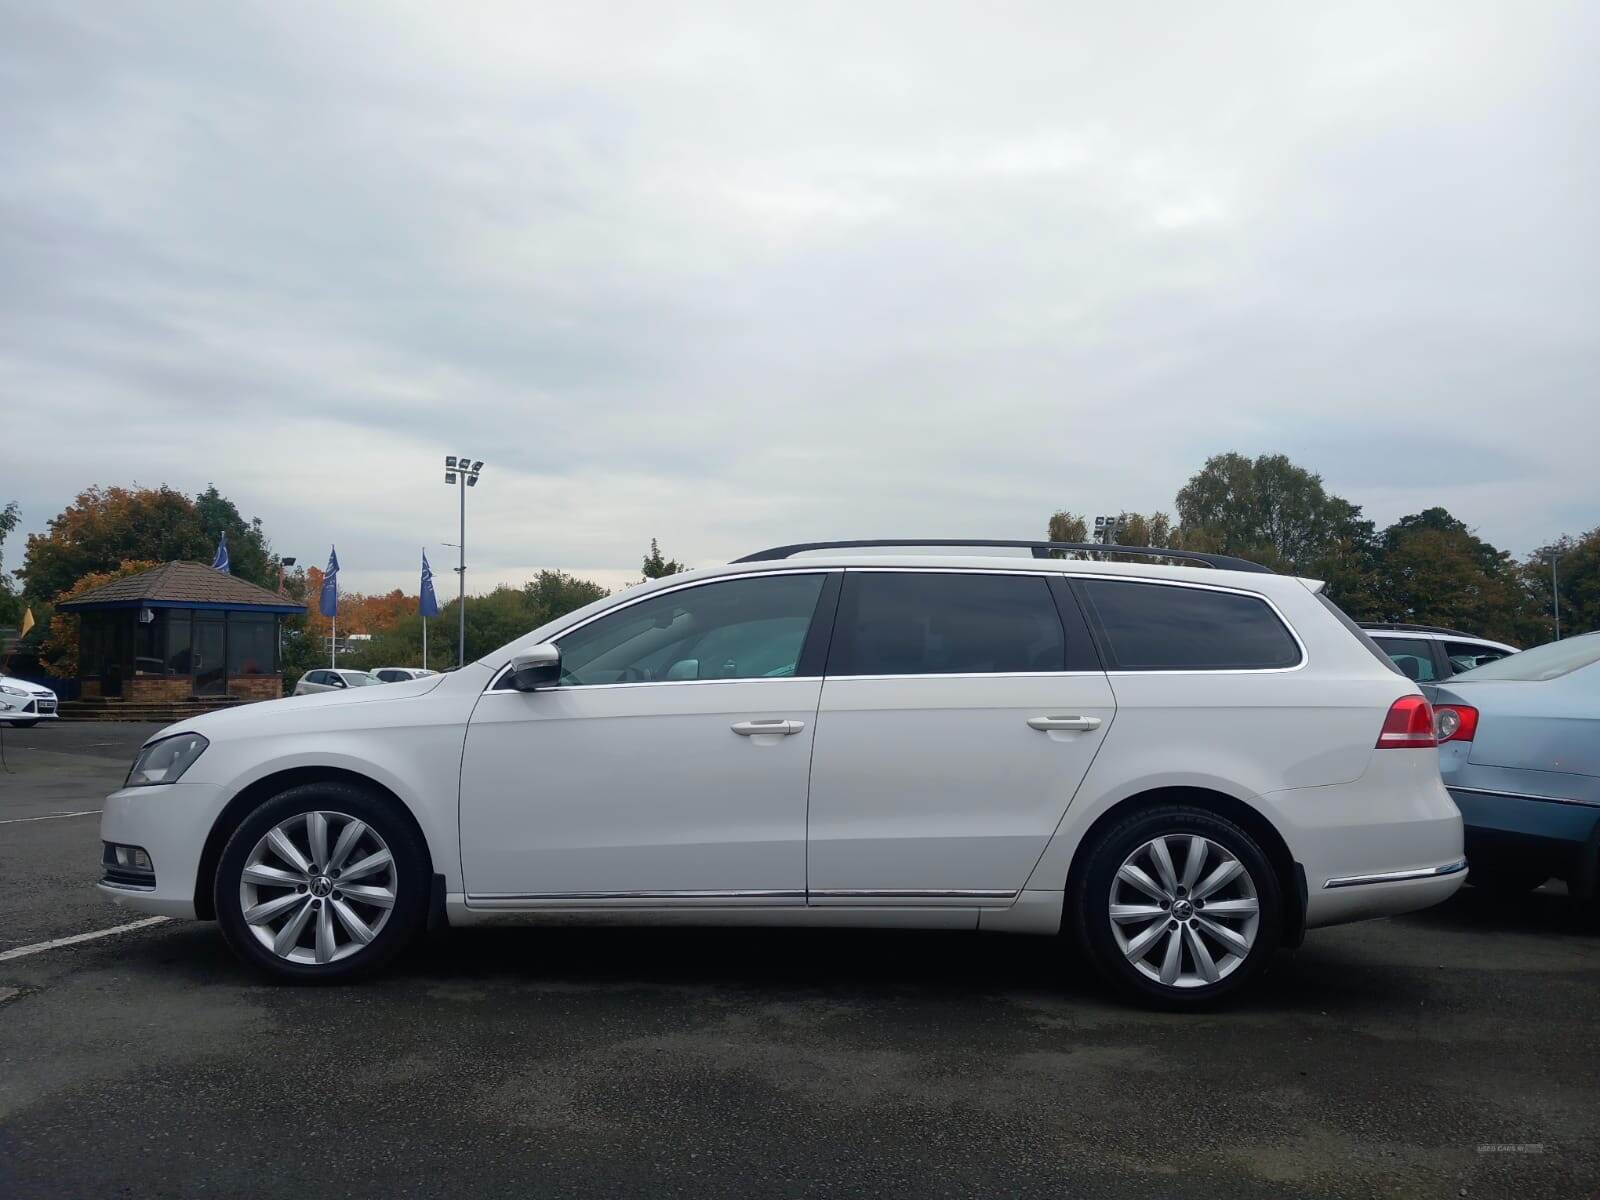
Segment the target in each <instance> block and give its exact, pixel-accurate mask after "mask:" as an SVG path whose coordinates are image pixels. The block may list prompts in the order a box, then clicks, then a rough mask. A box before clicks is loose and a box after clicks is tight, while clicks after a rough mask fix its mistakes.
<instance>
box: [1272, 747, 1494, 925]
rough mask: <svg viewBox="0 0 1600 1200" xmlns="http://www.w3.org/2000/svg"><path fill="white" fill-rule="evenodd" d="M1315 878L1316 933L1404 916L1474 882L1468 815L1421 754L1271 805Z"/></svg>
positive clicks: (1310, 889) (1433, 761) (1380, 763)
mask: <svg viewBox="0 0 1600 1200" xmlns="http://www.w3.org/2000/svg"><path fill="white" fill-rule="evenodd" d="M1261 801H1262V804H1263V806H1264V807H1265V808H1266V810H1267V814H1268V816H1270V817H1271V818H1272V820H1273V824H1274V825H1276V826H1277V828H1278V831H1279V832H1280V833H1281V834H1282V835H1283V838H1284V841H1285V842H1287V843H1288V848H1289V852H1290V854H1291V856H1292V857H1293V858H1294V860H1295V861H1296V862H1298V863H1300V864H1301V865H1302V866H1303V868H1304V870H1305V875H1306V892H1305V899H1306V914H1305V915H1306V923H1305V924H1306V928H1307V929H1316V928H1318V927H1319V926H1323V925H1338V924H1341V923H1343V922H1345V921H1362V920H1366V919H1368V918H1370V917H1385V916H1395V915H1397V914H1399V913H1407V912H1413V911H1415V910H1417V909H1419V908H1427V907H1429V906H1430V905H1434V904H1438V903H1439V902H1440V901H1442V900H1448V899H1449V898H1450V897H1451V896H1452V895H1453V894H1454V893H1455V892H1456V890H1457V889H1458V888H1460V887H1461V885H1462V883H1464V882H1465V881H1466V877H1467V871H1466V863H1465V857H1466V855H1465V847H1464V843H1463V840H1462V828H1461V814H1460V812H1458V811H1457V809H1456V806H1455V804H1454V802H1453V801H1452V800H1451V799H1450V795H1449V793H1448V792H1446V791H1445V788H1444V784H1443V782H1442V781H1441V780H1440V778H1439V770H1438V760H1437V758H1435V757H1434V756H1433V755H1432V754H1424V753H1422V752H1420V751H1410V750H1404V751H1392V752H1386V753H1381V754H1379V753H1375V754H1374V755H1373V762H1372V763H1371V764H1370V765H1369V767H1368V769H1367V771H1366V772H1365V774H1363V775H1362V777H1361V778H1360V779H1357V780H1355V781H1353V782H1351V783H1346V784H1332V785H1328V786H1323V787H1309V788H1294V789H1290V790H1287V791H1281V792H1271V793H1268V794H1267V795H1265V796H1263V797H1261Z"/></svg>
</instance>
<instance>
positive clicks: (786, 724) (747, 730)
mask: <svg viewBox="0 0 1600 1200" xmlns="http://www.w3.org/2000/svg"><path fill="white" fill-rule="evenodd" d="M805 727H806V723H805V722H804V721H783V720H777V721H735V722H734V723H733V726H732V728H733V731H734V732H735V733H737V734H738V735H739V736H740V737H758V736H760V735H761V734H769V735H770V734H778V735H780V736H782V737H788V736H789V735H790V734H791V733H799V732H800V731H801V730H802V729H804V728H805Z"/></svg>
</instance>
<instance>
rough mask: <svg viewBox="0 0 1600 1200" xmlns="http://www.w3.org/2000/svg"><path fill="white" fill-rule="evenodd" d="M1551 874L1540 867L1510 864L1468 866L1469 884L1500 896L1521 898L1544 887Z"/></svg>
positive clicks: (1473, 864)
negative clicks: (1525, 893)
mask: <svg viewBox="0 0 1600 1200" xmlns="http://www.w3.org/2000/svg"><path fill="white" fill-rule="evenodd" d="M1549 878H1550V873H1549V872H1548V871H1546V870H1544V869H1542V868H1540V867H1519V866H1516V865H1514V864H1510V863H1475V862H1470V861H1469V862H1468V864H1467V882H1468V883H1470V884H1471V885H1472V886H1473V887H1475V888H1479V889H1481V890H1483V891H1485V892H1493V893H1495V894H1496V895H1499V896H1520V895H1522V894H1523V893H1524V892H1531V891H1533V890H1534V889H1535V888H1538V887H1543V886H1544V882H1545V880H1547V879H1549Z"/></svg>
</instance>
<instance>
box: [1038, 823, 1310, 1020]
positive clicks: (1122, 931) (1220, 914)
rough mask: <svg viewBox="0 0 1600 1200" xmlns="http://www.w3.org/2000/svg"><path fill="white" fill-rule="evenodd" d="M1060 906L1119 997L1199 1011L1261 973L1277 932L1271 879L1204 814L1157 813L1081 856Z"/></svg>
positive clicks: (1247, 840)
mask: <svg viewBox="0 0 1600 1200" xmlns="http://www.w3.org/2000/svg"><path fill="white" fill-rule="evenodd" d="M1087 853H1088V858H1087V860H1086V863H1085V869H1084V870H1083V871H1081V872H1080V873H1079V874H1078V876H1077V886H1076V887H1075V889H1074V891H1073V893H1072V895H1071V896H1069V898H1068V902H1069V904H1071V905H1072V909H1073V911H1072V912H1071V913H1070V914H1069V915H1070V916H1071V917H1072V918H1073V919H1074V920H1075V923H1076V927H1077V932H1078V937H1079V940H1080V941H1081V942H1082V944H1083V946H1084V949H1085V950H1086V952H1087V953H1088V955H1089V958H1090V959H1091V961H1093V963H1094V964H1095V966H1096V967H1097V968H1098V970H1099V972H1100V974H1101V975H1102V976H1103V977H1104V978H1105V979H1106V980H1107V981H1108V982H1109V983H1110V984H1111V985H1112V986H1113V987H1115V988H1116V989H1117V990H1118V991H1120V992H1122V993H1123V994H1124V995H1126V996H1130V997H1132V998H1134V999H1136V1000H1139V1001H1141V1002H1143V1003H1146V1004H1151V1005H1155V1006H1159V1007H1164V1008H1199V1007H1204V1006H1206V1005H1209V1004H1213V1003H1215V1002H1216V1001H1218V1000H1220V999H1222V998H1223V997H1225V996H1228V995H1230V994H1232V993H1233V992H1235V991H1237V990H1238V989H1239V988H1241V987H1243V986H1244V985H1245V984H1246V983H1248V982H1249V981H1250V979H1251V978H1253V977H1254V976H1255V975H1256V974H1258V973H1259V972H1260V971H1261V969H1262V968H1263V967H1264V966H1265V965H1266V962H1267V959H1268V958H1269V957H1270V956H1271V954H1272V952H1273V950H1274V949H1275V948H1276V947H1277V945H1278V942H1279V940H1280V937H1281V932H1282V926H1283V903H1282V895H1281V891H1280V888H1279V886H1278V878H1277V873H1276V872H1275V871H1274V870H1273V869H1272V865H1271V863H1269V862H1268V861H1267V857H1266V854H1265V853H1264V852H1263V851H1262V849H1261V847H1260V846H1259V845H1257V843H1256V841H1255V839H1254V838H1252V837H1251V836H1250V835H1249V834H1248V833H1246V832H1245V831H1244V830H1243V829H1241V828H1240V827H1239V826H1237V825H1235V824H1234V823H1233V822H1232V821H1229V820H1227V819H1225V818H1223V817H1221V816H1218V815H1217V814H1215V813H1212V812H1209V811H1207V810H1205V809H1199V808H1191V807H1188V806H1178V805H1173V806H1164V807H1161V808H1154V809H1146V810H1144V811H1142V812H1138V813H1135V814H1133V815H1132V816H1130V817H1129V818H1128V819H1127V820H1125V821H1122V822H1119V823H1118V824H1116V825H1115V826H1113V827H1112V828H1110V829H1108V830H1106V831H1105V832H1104V833H1103V834H1101V835H1100V836H1099V837H1098V839H1097V840H1096V842H1095V843H1094V844H1093V845H1092V846H1090V847H1088V848H1087Z"/></svg>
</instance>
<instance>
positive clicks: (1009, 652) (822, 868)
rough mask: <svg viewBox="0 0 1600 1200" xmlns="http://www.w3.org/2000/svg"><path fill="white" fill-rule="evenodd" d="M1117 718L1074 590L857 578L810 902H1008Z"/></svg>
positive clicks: (813, 818)
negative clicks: (1072, 593) (1074, 597)
mask: <svg viewBox="0 0 1600 1200" xmlns="http://www.w3.org/2000/svg"><path fill="white" fill-rule="evenodd" d="M1114 715H1115V703H1114V701H1113V699H1112V695H1111V689H1110V687H1109V685H1108V684H1107V682H1106V677H1105V673H1104V672H1103V671H1102V670H1101V668H1100V665H1099V661H1098V659H1097V657H1096V655H1095V651H1094V648H1093V645H1092V643H1091V641H1090V638H1089V634H1088V630H1087V627H1086V626H1085V624H1084V622H1083V618H1082V616H1081V615H1080V614H1079V611H1078V608H1077V605H1076V602H1075V601H1074V600H1073V598H1072V595H1071V593H1070V590H1069V589H1068V588H1067V587H1066V586H1065V583H1064V581H1060V580H1057V581H1054V585H1053V583H1052V581H1051V580H1050V579H1049V578H1048V577H1047V576H1046V575H1044V574H1038V573H1033V574H1030V573H1026V572H998V571H947V570H892V569H873V568H859V569H852V570H850V571H847V572H846V574H845V581H844V590H843V593H842V595H841V597H840V602H839V612H838V617H837V619H836V621H835V623H834V634H833V639H832V644H831V648H830V652H829V657H828V669H827V675H826V679H825V681H824V683H823V688H822V699H821V703H820V706H819V709H818V714H817V735H816V745H815V748H814V750H813V756H812V769H811V803H810V815H809V832H808V837H807V845H806V857H807V875H808V896H809V902H810V903H811V904H813V905H827V904H836V905H884V906H900V905H955V906H975V905H982V904H997V903H1000V904H1003V903H1009V902H1010V901H1011V900H1012V899H1013V898H1014V897H1015V895H1016V894H1017V892H1018V891H1019V890H1020V889H1021V888H1022V886H1023V883H1024V882H1025V881H1026V880H1027V878H1028V875H1029V873H1030V872H1031V871H1032V869H1033V867H1034V864H1035V863H1037V862H1038V860H1039V856H1040V855H1041V854H1042V853H1043V852H1044V848H1045V846H1046V844H1047V843H1048V842H1049V840H1050V837H1051V834H1052V833H1053V832H1054V831H1055V828H1056V826H1057V824H1058V823H1059V822H1060V820H1061V815H1062V813H1063V812H1064V811H1065V810H1066V807H1067V805H1068V803H1069V802H1070V801H1071V800H1072V797H1073V794H1074V793H1075V792H1076V791H1077V788H1078V785H1079V783H1081V782H1082V780H1083V777H1084V774H1085V773H1086V772H1087V770H1088V768H1089V764H1090V762H1091V761H1092V760H1093V758H1094V755H1095V752H1096V750H1097V749H1098V748H1099V746H1100V743H1101V740H1102V739H1103V738H1104V736H1105V734H1106V731H1107V730H1108V729H1109V727H1110V725H1111V720H1112V717H1113V716H1114Z"/></svg>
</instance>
